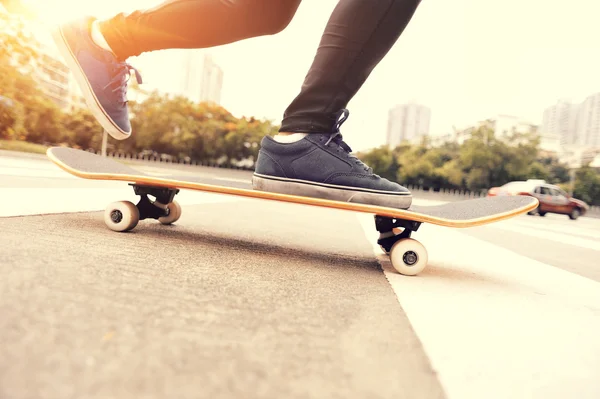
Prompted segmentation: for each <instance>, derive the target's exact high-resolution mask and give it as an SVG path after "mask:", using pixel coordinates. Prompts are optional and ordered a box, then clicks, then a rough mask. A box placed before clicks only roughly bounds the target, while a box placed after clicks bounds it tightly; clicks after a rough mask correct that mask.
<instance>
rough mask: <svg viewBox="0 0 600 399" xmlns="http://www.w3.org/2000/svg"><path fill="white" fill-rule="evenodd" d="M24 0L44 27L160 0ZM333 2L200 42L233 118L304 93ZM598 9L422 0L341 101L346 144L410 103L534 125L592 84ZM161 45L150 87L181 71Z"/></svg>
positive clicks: (599, 50) (440, 122)
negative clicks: (282, 23) (210, 44)
mask: <svg viewBox="0 0 600 399" xmlns="http://www.w3.org/2000/svg"><path fill="white" fill-rule="evenodd" d="M29 3H31V4H32V5H33V6H35V7H36V8H37V9H38V10H40V11H41V13H40V15H43V16H44V20H43V23H44V24H51V23H55V22H58V21H60V20H65V19H70V18H73V17H77V16H79V15H95V16H97V17H99V18H108V17H110V16H112V15H114V14H116V13H119V12H130V11H133V10H135V9H136V8H140V9H146V8H150V7H153V6H155V5H156V4H160V3H161V2H160V1H156V0H128V1H127V2H123V1H122V0H102V1H99V2H88V1H74V0H53V1H48V0H29ZM61 3H62V4H63V5H64V7H60V4H61ZM123 3H126V8H122V5H123ZM336 4H337V0H303V2H302V4H301V5H300V7H299V9H298V12H297V13H296V16H295V18H294V20H293V21H292V22H291V23H290V25H289V26H288V27H287V29H286V30H284V31H283V32H281V33H280V34H278V35H273V36H267V37H260V38H254V39H247V40H243V41H240V42H237V43H233V44H229V45H226V46H220V47H215V48H211V49H207V50H206V51H207V52H208V53H209V54H211V55H212V56H213V58H214V60H215V61H216V62H217V63H218V64H219V65H220V66H221V68H222V69H223V70H224V82H223V91H222V105H223V106H224V107H225V108H227V109H228V110H229V111H231V112H232V113H233V114H234V115H236V116H242V115H246V116H255V117H258V118H266V119H271V120H273V121H274V122H275V123H279V122H280V120H281V117H282V115H283V111H284V110H285V108H286V107H287V105H288V104H289V102H290V101H291V100H293V98H294V97H295V96H296V95H297V94H298V92H299V90H300V86H301V84H302V81H303V80H304V77H305V75H306V72H307V71H308V68H309V67H310V64H311V62H312V59H313V57H314V54H315V51H316V48H317V46H318V43H319V40H320V37H321V34H322V31H323V28H324V27H325V24H326V22H327V20H328V18H329V16H330V14H331V11H332V10H333V8H334V7H335V5H336ZM598 15H600V3H597V2H593V1H591V0H570V1H569V2H565V1H552V0H551V1H548V0H485V1H481V0H422V2H421V5H420V6H419V8H418V9H417V12H416V13H415V15H414V17H413V19H412V20H411V22H410V24H409V25H408V27H407V28H406V30H405V31H404V33H403V34H402V36H401V37H400V39H399V40H398V41H397V42H396V44H395V46H394V47H393V48H392V49H391V50H390V52H389V53H388V55H387V56H386V58H384V59H383V61H382V62H381V63H380V64H379V65H378V66H377V67H376V68H375V70H374V71H373V73H372V74H371V76H370V77H369V79H368V80H367V82H366V83H365V84H364V86H363V87H362V89H361V90H360V91H359V93H358V94H357V95H356V96H355V97H354V99H353V100H352V101H351V102H350V104H349V105H348V109H349V110H350V118H349V119H348V121H347V122H346V123H345V124H344V126H343V128H342V133H343V134H344V139H345V140H346V141H347V142H348V143H349V144H350V146H351V147H352V148H353V149H354V150H363V149H368V148H372V147H376V146H379V145H382V144H384V143H385V136H386V129H387V116H388V111H389V109H390V108H391V107H393V106H394V105H396V104H401V103H404V102H408V101H415V102H418V103H420V104H423V105H426V106H428V107H430V108H431V111H432V117H431V118H432V119H431V127H430V130H431V131H430V134H432V135H441V134H445V133H449V132H451V131H452V129H453V126H454V127H456V128H462V127H466V126H468V125H470V124H473V123H476V122H477V121H480V120H483V119H487V118H493V117H494V116H495V115H498V114H507V115H513V116H518V117H520V118H523V119H524V120H526V121H529V122H532V123H541V118H542V113H543V110H544V108H546V107H548V106H550V105H552V104H554V103H556V101H557V100H558V99H561V98H567V99H571V100H572V101H575V102H578V101H581V100H583V99H584V98H585V97H586V96H588V95H590V94H593V93H595V92H598V91H600V79H599V78H598V74H599V72H600V41H599V40H598V39H599V38H600V24H598V23H597V18H598ZM162 53H163V54H161V55H153V60H154V61H153V62H152V63H151V64H152V65H151V66H150V67H148V66H147V65H145V64H148V63H144V62H143V58H144V57H145V56H144V55H142V56H141V57H139V58H141V60H140V63H141V64H144V66H145V68H144V69H145V72H146V74H147V76H146V77H145V79H144V80H145V82H147V88H150V89H151V88H153V86H154V85H159V84H160V82H159V81H158V80H160V79H161V76H164V75H165V73H167V74H177V73H178V71H177V69H176V63H174V62H173V60H172V58H171V62H170V57H169V52H168V51H167V52H162ZM157 54H158V53H157ZM156 60H158V62H156ZM134 61H135V60H131V62H132V64H133V63H134ZM134 66H135V64H134ZM157 81H158V82H157Z"/></svg>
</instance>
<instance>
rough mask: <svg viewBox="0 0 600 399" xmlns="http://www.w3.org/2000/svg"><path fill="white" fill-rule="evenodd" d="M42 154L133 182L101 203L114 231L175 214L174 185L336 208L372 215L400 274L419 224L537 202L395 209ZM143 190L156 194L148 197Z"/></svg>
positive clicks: (415, 248) (492, 217)
mask: <svg viewBox="0 0 600 399" xmlns="http://www.w3.org/2000/svg"><path fill="white" fill-rule="evenodd" d="M47 156H48V158H50V160H52V162H54V163H55V164H56V165H58V166H59V167H60V168H62V169H63V170H65V171H66V172H68V173H70V174H72V175H75V176H77V177H80V178H83V179H93V180H115V181H123V182H127V183H129V184H130V185H131V186H133V188H134V191H135V193H136V194H137V195H139V196H140V202H139V203H138V204H137V205H134V204H133V203H131V202H127V201H125V202H117V203H113V204H111V205H109V207H107V208H106V211H105V223H106V224H107V226H108V227H109V228H111V229H112V230H114V231H128V230H131V229H133V228H134V227H135V226H136V225H137V223H138V221H139V220H143V219H148V218H152V219H157V220H159V221H160V222H161V223H163V224H171V223H174V222H175V221H176V220H178V219H179V217H180V216H181V207H180V206H179V204H177V202H176V201H174V197H175V195H176V194H177V193H178V192H179V190H180V189H189V190H198V191H205V192H211V193H220V194H228V195H236V196H242V197H251V198H258V199H266V200H274V201H283V202H291V203H296V204H302V205H310V206H320V207H326V208H334V209H342V210H348V211H354V212H361V213H368V214H372V215H374V216H375V227H376V229H377V230H378V231H379V233H380V238H379V240H378V244H380V246H381V248H382V249H383V251H384V252H386V253H388V254H390V257H391V258H392V264H393V265H394V267H395V268H396V269H397V270H398V271H399V272H400V273H402V274H408V275H414V274H417V273H418V272H420V271H421V270H422V269H423V268H424V267H425V265H426V263H427V253H426V251H425V248H424V247H423V246H422V245H421V244H420V243H419V242H418V241H416V240H414V239H412V238H410V236H411V233H413V232H415V231H417V229H418V228H419V226H420V225H421V223H432V224H436V225H440V226H446V227H455V228H465V227H473V226H480V225H484V224H489V223H494V222H498V221H500V220H504V219H508V218H511V217H514V216H517V215H520V214H523V213H526V212H528V211H531V210H533V209H535V208H536V207H537V206H538V200H537V199H536V198H534V197H529V196H503V197H489V198H488V197H486V198H476V199H469V200H463V201H458V202H451V203H446V204H441V205H431V206H418V205H412V206H411V207H410V208H409V209H395V208H388V207H381V206H375V205H367V204H360V203H352V202H341V201H332V200H327V199H321V198H312V197H302V196H295V195H288V194H280V193H272V192H263V191H258V190H253V189H252V185H251V182H250V181H248V182H240V181H233V180H227V179H220V178H218V177H202V176H178V175H161V176H154V175H151V174H148V173H144V172H141V171H139V170H136V169H135V168H133V167H130V166H127V165H125V164H123V163H121V162H118V161H116V160H113V159H110V158H106V157H102V156H99V155H96V154H93V153H90V152H86V151H82V150H76V149H72V148H66V147H52V148H49V149H48V150H47ZM148 195H150V196H152V197H155V198H156V199H155V200H150V199H149V198H148ZM400 249H402V250H400ZM395 254H396V255H395ZM407 254H408V255H407ZM407 256H408V258H407ZM423 261H424V264H422V263H423Z"/></svg>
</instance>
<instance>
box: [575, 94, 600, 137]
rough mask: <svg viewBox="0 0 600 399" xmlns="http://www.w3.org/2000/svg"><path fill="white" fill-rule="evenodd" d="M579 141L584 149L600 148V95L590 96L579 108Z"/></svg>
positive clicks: (577, 134)
mask: <svg viewBox="0 0 600 399" xmlns="http://www.w3.org/2000/svg"><path fill="white" fill-rule="evenodd" d="M576 136H577V141H575V142H573V144H579V145H581V146H583V147H600V93H595V94H592V95H591V96H588V97H587V98H586V99H585V100H584V101H583V102H582V103H581V105H580V106H579V112H578V121H577V133H576Z"/></svg>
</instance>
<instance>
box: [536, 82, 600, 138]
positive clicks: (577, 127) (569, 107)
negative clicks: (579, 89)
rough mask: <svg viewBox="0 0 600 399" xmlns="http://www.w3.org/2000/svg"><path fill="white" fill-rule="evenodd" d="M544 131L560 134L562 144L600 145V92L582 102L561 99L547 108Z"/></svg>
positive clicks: (543, 124) (543, 123)
mask: <svg viewBox="0 0 600 399" xmlns="http://www.w3.org/2000/svg"><path fill="white" fill-rule="evenodd" d="M542 131H543V132H546V133H555V134H558V135H559V137H560V145H561V146H581V147H582V148H590V147H591V148H595V147H600V93H595V94H592V95H590V96H588V97H587V98H586V99H585V100H583V102H581V103H580V104H572V103H571V102H569V101H565V100H559V101H558V102H557V103H556V104H555V105H553V106H551V107H548V108H546V110H545V111H544V116H543V120H542Z"/></svg>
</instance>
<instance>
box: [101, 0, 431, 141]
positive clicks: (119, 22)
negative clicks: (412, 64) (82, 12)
mask: <svg viewBox="0 0 600 399" xmlns="http://www.w3.org/2000/svg"><path fill="white" fill-rule="evenodd" d="M300 1H301V0H168V1H167V2H165V3H163V4H162V5H160V6H158V7H156V8H153V9H150V10H146V11H135V12H133V13H131V14H129V15H125V14H119V15H117V16H115V17H114V18H112V19H110V20H108V21H104V22H102V23H101V25H100V30H101V31H102V33H103V35H104V37H105V38H106V41H107V42H108V44H109V45H110V46H111V48H112V49H113V51H114V52H115V53H116V55H117V57H118V58H119V59H121V60H125V59H127V58H128V57H131V56H136V55H139V54H141V53H143V52H147V51H154V50H163V49H173V48H206V47H212V46H218V45H223V44H227V43H231V42H235V41H238V40H243V39H247V38H251V37H256V36H264V35H272V34H275V33H278V32H280V31H282V30H283V29H284V28H285V27H286V26H287V25H288V24H289V23H290V21H291V20H292V18H293V17H294V14H295V13H296V10H297V9H298V5H299V4H300ZM315 1H319V0H315ZM420 1H421V0H340V1H339V3H338V4H337V6H336V7H335V10H334V11H333V13H332V15H331V17H330V19H329V21H328V23H327V26H326V27H325V32H324V33H323V37H322V38H321V43H320V44H319V48H318V50H317V54H316V56H315V59H314V61H313V63H312V65H311V67H310V70H309V71H308V74H307V75H306V78H305V80H304V84H303V85H302V89H301V91H300V94H299V95H298V96H297V97H296V98H295V99H294V101H292V103H291V104H290V105H289V107H288V108H287V110H286V111H285V114H284V118H283V121H282V126H281V129H280V131H282V132H305V133H328V132H332V131H333V130H334V127H335V124H336V114H337V112H338V111H339V110H340V109H342V108H345V107H346V106H347V104H348V102H349V101H350V100H351V99H352V97H353V96H354V95H355V94H356V92H357V91H358V90H359V89H360V87H361V86H362V85H363V83H364V82H365V80H366V79H367V77H368V76H369V75H370V73H371V71H372V70H373V68H375V66H376V65H377V64H378V63H379V61H381V59H382V58H383V57H384V56H385V55H386V54H387V52H388V51H389V50H390V48H391V47H392V46H393V45H394V43H395V42H396V40H397V39H398V37H399V36H400V34H401V33H402V31H403V30H404V28H405V27H406V25H407V24H408V22H409V21H410V19H411V18H412V16H413V14H414V12H415V10H416V8H417V6H418V4H419V3H420Z"/></svg>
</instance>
